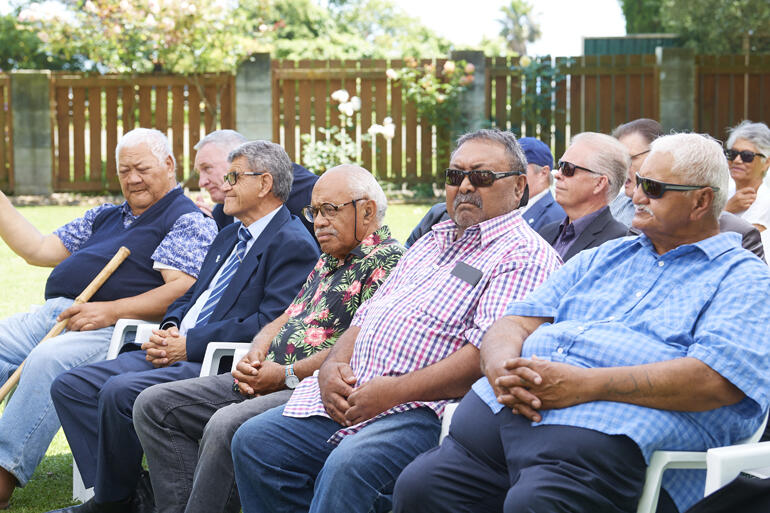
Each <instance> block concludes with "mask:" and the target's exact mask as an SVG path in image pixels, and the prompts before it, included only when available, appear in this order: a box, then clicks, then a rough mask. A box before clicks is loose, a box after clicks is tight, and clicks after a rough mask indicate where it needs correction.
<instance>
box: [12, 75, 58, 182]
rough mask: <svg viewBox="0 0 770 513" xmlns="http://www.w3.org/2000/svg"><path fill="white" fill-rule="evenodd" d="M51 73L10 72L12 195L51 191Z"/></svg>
mask: <svg viewBox="0 0 770 513" xmlns="http://www.w3.org/2000/svg"><path fill="white" fill-rule="evenodd" d="M50 75H51V74H50V72H49V71H31V70H29V71H28V70H23V71H12V72H11V109H12V110H13V168H14V169H13V176H14V194H44V195H48V194H51V193H52V192H53V166H52V157H51V105H50V84H51V77H50Z"/></svg>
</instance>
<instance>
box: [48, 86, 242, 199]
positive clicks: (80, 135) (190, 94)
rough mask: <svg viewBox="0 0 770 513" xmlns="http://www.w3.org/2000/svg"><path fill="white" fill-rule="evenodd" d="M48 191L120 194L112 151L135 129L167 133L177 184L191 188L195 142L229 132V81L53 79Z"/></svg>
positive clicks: (231, 101)
mask: <svg viewBox="0 0 770 513" xmlns="http://www.w3.org/2000/svg"><path fill="white" fill-rule="evenodd" d="M51 81H52V84H51V92H52V96H53V104H54V105H55V115H54V116H53V137H54V144H53V145H52V146H53V162H54V170H53V173H54V189H55V190H57V191H78V192H88V191H104V190H109V191H119V190H120V185H119V183H118V178H117V171H116V162H115V153H114V152H115V147H116V146H117V142H118V139H119V137H120V135H121V134H123V133H126V132H128V131H129V130H131V129H133V128H136V127H137V126H141V127H145V128H157V129H158V130H160V131H162V132H164V133H166V134H167V135H168V137H169V139H170V141H171V144H172V149H173V152H174V155H175V157H176V159H177V170H176V171H177V178H178V179H179V181H180V182H183V183H185V184H186V185H190V186H193V187H197V178H196V177H195V176H194V175H193V170H192V164H193V162H194V159H195V151H194V149H193V147H194V146H195V144H196V143H197V142H198V141H199V140H200V139H201V134H203V135H205V134H206V133H207V132H209V131H212V130H216V129H218V128H235V79H234V76H233V75H231V74H205V75H197V76H190V77H185V76H173V75H140V76H127V75H97V76H89V75H86V74H83V73H53V74H52V78H51Z"/></svg>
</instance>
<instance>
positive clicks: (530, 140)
mask: <svg viewBox="0 0 770 513" xmlns="http://www.w3.org/2000/svg"><path fill="white" fill-rule="evenodd" d="M519 145H520V146H521V149H522V150H524V155H526V156H527V164H536V165H538V166H548V167H550V168H551V169H553V155H551V150H550V148H548V146H547V145H546V144H545V143H544V142H543V141H541V140H540V139H535V138H534V137H522V138H520V139H519Z"/></svg>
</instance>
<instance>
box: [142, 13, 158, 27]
mask: <svg viewBox="0 0 770 513" xmlns="http://www.w3.org/2000/svg"><path fill="white" fill-rule="evenodd" d="M144 24H145V25H147V26H148V27H154V26H155V25H157V22H156V21H155V16H153V15H152V14H148V15H147V17H146V18H145V19H144Z"/></svg>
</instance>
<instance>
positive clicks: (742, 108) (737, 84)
mask: <svg viewBox="0 0 770 513" xmlns="http://www.w3.org/2000/svg"><path fill="white" fill-rule="evenodd" d="M695 66H696V74H697V75H696V76H697V78H696V84H695V95H696V100H695V104H696V106H697V108H696V110H695V116H696V119H695V127H696V130H697V131H698V132H705V133H709V134H711V135H713V136H714V137H716V138H717V139H719V140H722V141H725V140H727V128H728V127H731V126H735V125H736V124H738V123H739V122H741V121H742V120H744V119H750V120H752V121H763V122H765V123H768V124H770V55H750V56H748V57H746V56H743V55H725V56H713V55H698V56H696V58H695Z"/></svg>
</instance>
